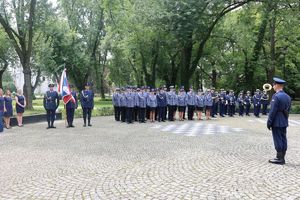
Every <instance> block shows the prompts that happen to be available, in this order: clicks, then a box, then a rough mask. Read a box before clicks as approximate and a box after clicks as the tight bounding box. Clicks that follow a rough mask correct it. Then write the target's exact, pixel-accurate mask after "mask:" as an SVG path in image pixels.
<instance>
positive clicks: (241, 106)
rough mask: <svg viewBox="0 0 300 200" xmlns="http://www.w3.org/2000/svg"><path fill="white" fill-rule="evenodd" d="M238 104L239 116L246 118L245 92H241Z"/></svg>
mask: <svg viewBox="0 0 300 200" xmlns="http://www.w3.org/2000/svg"><path fill="white" fill-rule="evenodd" d="M237 102H238V104H239V116H244V105H245V104H244V103H245V99H244V94H243V92H240V95H239V97H238V98H237Z"/></svg>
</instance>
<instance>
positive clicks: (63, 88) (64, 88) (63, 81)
mask: <svg viewBox="0 0 300 200" xmlns="http://www.w3.org/2000/svg"><path fill="white" fill-rule="evenodd" d="M58 92H60V93H61V96H62V100H63V102H64V104H65V105H66V104H67V103H68V102H69V101H72V102H73V103H75V99H74V97H73V95H72V93H71V89H70V85H69V82H68V79H67V73H66V69H64V70H63V72H62V75H61V78H60V84H59V88H58Z"/></svg>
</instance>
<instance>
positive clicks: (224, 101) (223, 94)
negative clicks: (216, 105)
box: [219, 92, 226, 104]
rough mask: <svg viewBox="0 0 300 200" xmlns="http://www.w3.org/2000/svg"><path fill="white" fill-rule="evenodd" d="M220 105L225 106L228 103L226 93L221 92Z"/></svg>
mask: <svg viewBox="0 0 300 200" xmlns="http://www.w3.org/2000/svg"><path fill="white" fill-rule="evenodd" d="M219 100H220V103H221V104H225V103H226V93H225V92H221V93H220V99H219Z"/></svg>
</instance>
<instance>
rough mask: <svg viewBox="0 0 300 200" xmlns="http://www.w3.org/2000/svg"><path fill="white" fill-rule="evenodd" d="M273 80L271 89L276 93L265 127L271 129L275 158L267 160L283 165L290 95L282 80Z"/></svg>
mask: <svg viewBox="0 0 300 200" xmlns="http://www.w3.org/2000/svg"><path fill="white" fill-rule="evenodd" d="M273 80H274V83H273V89H274V90H275V92H276V93H275V94H274V95H273V97H272V101H271V109H270V112H269V117H268V121H267V128H268V129H269V130H272V135H273V141H274V146H275V149H276V151H277V155H276V158H274V159H271V160H269V162H270V163H273V164H280V165H283V164H285V159H284V157H285V153H286V150H287V138H286V133H287V131H286V130H287V127H288V118H289V111H290V108H291V97H290V96H289V95H287V94H286V93H285V92H284V91H283V87H284V83H285V81H284V80H282V79H279V78H276V77H274V78H273Z"/></svg>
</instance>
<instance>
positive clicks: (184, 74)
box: [180, 33, 193, 90]
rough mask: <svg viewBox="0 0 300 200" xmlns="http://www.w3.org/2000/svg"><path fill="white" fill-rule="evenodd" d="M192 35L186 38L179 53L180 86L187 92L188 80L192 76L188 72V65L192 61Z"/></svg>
mask: <svg viewBox="0 0 300 200" xmlns="http://www.w3.org/2000/svg"><path fill="white" fill-rule="evenodd" d="M192 37H193V36H192V33H191V35H190V36H189V38H188V41H187V43H186V44H185V45H184V47H183V48H182V51H181V65H180V84H181V86H184V88H185V89H186V90H187V89H188V88H189V86H190V85H189V84H190V79H191V77H192V74H189V72H190V70H189V69H190V63H191V59H192V51H193V43H192Z"/></svg>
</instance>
